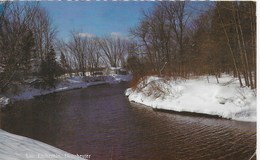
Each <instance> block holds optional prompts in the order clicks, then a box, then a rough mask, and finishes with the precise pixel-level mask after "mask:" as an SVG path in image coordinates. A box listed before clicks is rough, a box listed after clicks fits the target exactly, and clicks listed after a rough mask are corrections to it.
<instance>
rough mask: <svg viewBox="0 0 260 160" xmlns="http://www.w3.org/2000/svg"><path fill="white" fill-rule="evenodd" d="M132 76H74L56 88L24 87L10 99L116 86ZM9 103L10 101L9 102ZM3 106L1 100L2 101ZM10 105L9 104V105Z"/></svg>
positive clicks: (10, 96)
mask: <svg viewBox="0 0 260 160" xmlns="http://www.w3.org/2000/svg"><path fill="white" fill-rule="evenodd" d="M131 78H132V75H110V76H100V77H81V76H74V77H70V78H66V79H64V80H62V81H61V82H60V83H59V84H57V85H56V87H55V88H50V89H45V90H43V89H36V88H34V87H31V86H30V85H24V86H22V89H21V90H22V91H21V92H20V93H18V94H16V95H9V96H8V98H10V99H12V100H14V101H16V100H22V99H32V98H34V97H35V96H41V95H46V94H50V93H55V92H61V91H66V90H72V89H79V88H87V87H89V86H94V85H99V84H115V83H120V82H123V81H130V80H131ZM8 102H9V101H8ZM0 104H1V99H0ZM7 104H8V103H7ZM5 105H6V104H5Z"/></svg>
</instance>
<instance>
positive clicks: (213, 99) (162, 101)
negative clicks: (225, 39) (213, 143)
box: [125, 75, 257, 122]
mask: <svg viewBox="0 0 260 160" xmlns="http://www.w3.org/2000/svg"><path fill="white" fill-rule="evenodd" d="M125 94H126V96H128V99H129V100H130V101H133V102H137V103H141V104H144V105H146V106H150V107H152V108H155V109H163V110H172V111H177V112H194V113H201V114H207V115H215V116H219V117H223V118H227V119H233V120H238V121H251V122H256V119H257V118H256V90H251V89H250V88H248V87H240V86H239V82H238V79H234V78H233V77H231V76H228V75H223V76H222V77H221V78H219V83H217V82H216V78H215V77H213V76H209V77H207V76H200V77H194V78H191V79H177V80H176V79H171V78H160V77H155V76H150V77H146V78H145V80H143V81H142V82H140V83H139V84H138V85H137V87H136V88H129V89H127V90H126V92H125Z"/></svg>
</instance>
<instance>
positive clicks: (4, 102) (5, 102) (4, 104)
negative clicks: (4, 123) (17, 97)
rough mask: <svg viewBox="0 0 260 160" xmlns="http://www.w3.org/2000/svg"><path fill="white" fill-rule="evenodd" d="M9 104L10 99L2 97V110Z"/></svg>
mask: <svg viewBox="0 0 260 160" xmlns="http://www.w3.org/2000/svg"><path fill="white" fill-rule="evenodd" d="M9 103H10V98H7V97H5V96H2V97H0V108H2V107H5V106H6V105H7V104H9Z"/></svg>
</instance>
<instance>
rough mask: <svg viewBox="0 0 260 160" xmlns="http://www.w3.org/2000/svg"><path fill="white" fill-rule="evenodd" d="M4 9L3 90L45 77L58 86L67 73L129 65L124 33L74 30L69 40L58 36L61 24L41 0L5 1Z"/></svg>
mask: <svg viewBox="0 0 260 160" xmlns="http://www.w3.org/2000/svg"><path fill="white" fill-rule="evenodd" d="M1 7H2V11H1V12H0V84H1V85H0V91H2V92H4V91H5V90H7V89H8V88H9V87H10V86H14V85H15V84H20V83H23V82H25V81H26V80H28V79H32V78H35V77H36V78H41V79H42V80H43V87H55V82H56V80H57V77H59V76H60V75H62V74H65V73H73V72H74V73H81V76H85V73H86V72H87V71H88V72H90V73H91V74H92V75H94V73H95V71H99V70H100V69H101V68H104V67H107V66H111V67H119V66H126V60H125V59H126V54H127V52H128V46H129V44H130V40H128V39H126V38H124V37H120V36H112V35H110V36H106V37H96V36H92V37H87V36H82V35H81V34H80V33H79V32H71V36H70V38H69V40H68V41H66V42H65V41H64V40H62V39H58V38H57V32H58V30H57V28H56V27H55V26H54V25H53V21H52V19H51V17H50V16H49V14H48V12H47V11H46V10H45V9H44V8H43V7H41V6H40V3H39V2H24V3H23V4H21V3H18V2H4V3H3V4H1Z"/></svg>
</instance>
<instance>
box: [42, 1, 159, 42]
mask: <svg viewBox="0 0 260 160" xmlns="http://www.w3.org/2000/svg"><path fill="white" fill-rule="evenodd" d="M154 4H155V2H43V1H42V2H41V6H42V7H44V8H45V9H46V10H47V11H48V13H49V14H50V16H51V17H52V20H53V23H54V25H55V26H56V27H57V29H58V31H59V33H58V37H60V38H65V39H67V38H68V37H69V35H70V33H69V32H70V31H72V30H74V31H79V32H82V33H89V34H93V35H97V36H104V35H109V34H111V33H119V34H121V35H122V36H127V35H128V31H129V28H130V27H134V26H136V25H137V24H138V22H139V20H140V18H141V17H142V14H141V10H142V9H144V10H147V9H149V8H152V6H153V5H154Z"/></svg>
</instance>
